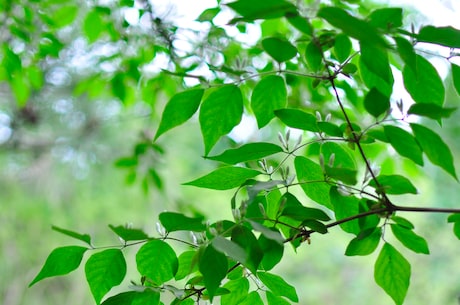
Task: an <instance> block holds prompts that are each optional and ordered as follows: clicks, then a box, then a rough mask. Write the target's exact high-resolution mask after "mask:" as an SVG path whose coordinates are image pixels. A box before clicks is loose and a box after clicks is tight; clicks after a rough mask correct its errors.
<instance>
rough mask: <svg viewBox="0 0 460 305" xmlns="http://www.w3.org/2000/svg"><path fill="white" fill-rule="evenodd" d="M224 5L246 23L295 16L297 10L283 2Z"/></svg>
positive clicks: (245, 1) (252, 0)
mask: <svg viewBox="0 0 460 305" xmlns="http://www.w3.org/2000/svg"><path fill="white" fill-rule="evenodd" d="M226 5H227V6H228V7H230V8H231V9H232V10H234V11H236V12H237V13H238V14H240V15H241V16H242V17H243V19H244V20H246V21H251V20H256V19H272V18H279V17H283V16H295V15H297V8H296V7H295V6H294V5H293V4H291V3H289V2H287V1H284V0H240V1H235V2H231V3H227V4H226Z"/></svg>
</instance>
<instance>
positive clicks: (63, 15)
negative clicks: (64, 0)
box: [52, 5, 79, 28]
mask: <svg viewBox="0 0 460 305" xmlns="http://www.w3.org/2000/svg"><path fill="white" fill-rule="evenodd" d="M78 11H79V9H78V6H76V5H63V6H59V8H58V9H57V10H55V11H54V12H53V14H52V18H53V19H52V20H53V21H52V22H53V24H52V25H53V26H55V27H57V28H62V27H65V26H67V25H69V24H71V23H72V22H73V21H74V20H75V18H76V17H77V14H78Z"/></svg>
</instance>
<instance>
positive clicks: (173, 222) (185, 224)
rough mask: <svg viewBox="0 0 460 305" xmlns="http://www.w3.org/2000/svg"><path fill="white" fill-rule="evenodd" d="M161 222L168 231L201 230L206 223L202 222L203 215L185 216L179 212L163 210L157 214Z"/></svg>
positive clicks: (204, 227) (203, 229) (204, 228)
mask: <svg viewBox="0 0 460 305" xmlns="http://www.w3.org/2000/svg"><path fill="white" fill-rule="evenodd" d="M158 218H159V220H160V222H161V224H162V225H163V227H164V228H165V229H166V231H168V232H174V231H193V232H203V231H205V230H206V225H205V224H204V223H203V220H204V217H193V218H192V217H187V216H185V215H184V214H181V213H174V212H163V213H160V215H159V216H158Z"/></svg>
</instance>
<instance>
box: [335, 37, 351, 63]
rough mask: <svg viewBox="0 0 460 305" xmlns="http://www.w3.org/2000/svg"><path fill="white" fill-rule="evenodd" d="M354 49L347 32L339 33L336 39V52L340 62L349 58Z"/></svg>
mask: <svg viewBox="0 0 460 305" xmlns="http://www.w3.org/2000/svg"><path fill="white" fill-rule="evenodd" d="M351 50H352V45H351V40H350V37H348V36H347V35H345V34H338V35H337V36H335V40H334V54H335V57H337V59H338V60H339V61H340V62H344V61H345V60H347V58H348V56H350V54H351Z"/></svg>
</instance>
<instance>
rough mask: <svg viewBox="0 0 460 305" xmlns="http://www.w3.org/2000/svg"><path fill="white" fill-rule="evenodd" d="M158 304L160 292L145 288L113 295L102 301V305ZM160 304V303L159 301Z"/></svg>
mask: <svg viewBox="0 0 460 305" xmlns="http://www.w3.org/2000/svg"><path fill="white" fill-rule="evenodd" d="M142 304H149V305H159V304H160V293H159V292H157V291H153V290H148V289H146V290H145V291H142V292H139V291H128V292H122V293H120V294H117V295H114V296H112V297H110V298H108V299H107V300H105V301H104V302H102V305H142ZM161 304H162V303H161Z"/></svg>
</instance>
